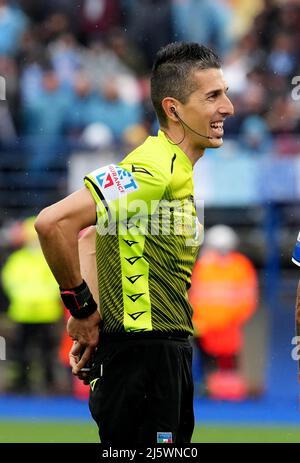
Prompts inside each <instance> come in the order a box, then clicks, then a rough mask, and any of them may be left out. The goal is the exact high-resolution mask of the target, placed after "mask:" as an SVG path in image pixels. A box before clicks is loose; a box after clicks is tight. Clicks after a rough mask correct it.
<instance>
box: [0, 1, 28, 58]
mask: <svg viewBox="0 0 300 463" xmlns="http://www.w3.org/2000/svg"><path fill="white" fill-rule="evenodd" d="M28 24H29V22H28V19H27V17H26V15H25V14H24V13H23V12H22V10H20V9H19V8H17V7H13V6H10V5H9V4H8V2H7V0H0V55H5V56H14V55H15V54H16V52H17V51H18V46H19V44H20V40H21V38H22V34H23V33H24V32H25V30H26V28H27V27H28Z"/></svg>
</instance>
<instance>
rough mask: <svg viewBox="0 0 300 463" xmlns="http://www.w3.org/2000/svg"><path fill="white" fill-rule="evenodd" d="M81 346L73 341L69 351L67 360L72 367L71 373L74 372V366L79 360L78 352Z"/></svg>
mask: <svg viewBox="0 0 300 463" xmlns="http://www.w3.org/2000/svg"><path fill="white" fill-rule="evenodd" d="M82 349H83V346H82V345H81V344H80V343H79V342H78V341H74V342H73V346H72V348H71V350H70V352H69V359H70V360H69V362H70V367H71V368H72V373H73V374H75V371H76V366H77V364H78V362H79V354H80V352H81V351H82Z"/></svg>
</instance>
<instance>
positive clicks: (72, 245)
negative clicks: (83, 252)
mask: <svg viewBox="0 0 300 463" xmlns="http://www.w3.org/2000/svg"><path fill="white" fill-rule="evenodd" d="M37 232H38V235H39V240H40V243H41V248H42V250H43V253H44V256H45V259H46V261H47V263H48V265H49V267H50V269H51V271H52V273H53V275H54V277H55V279H56V281H57V283H58V284H59V286H60V287H62V288H74V287H76V286H78V285H80V283H82V276H81V273H80V264H79V252H78V230H76V229H74V228H72V227H71V226H70V225H69V224H68V221H65V220H59V221H57V222H55V221H54V222H53V223H51V224H49V226H48V227H46V228H45V229H43V228H42V227H40V228H39V226H38V223H37Z"/></svg>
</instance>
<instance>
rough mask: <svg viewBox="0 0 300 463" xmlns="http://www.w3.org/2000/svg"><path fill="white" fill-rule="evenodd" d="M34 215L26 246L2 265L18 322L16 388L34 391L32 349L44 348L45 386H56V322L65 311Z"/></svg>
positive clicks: (26, 227) (27, 228)
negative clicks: (35, 228) (39, 240)
mask: <svg viewBox="0 0 300 463" xmlns="http://www.w3.org/2000/svg"><path fill="white" fill-rule="evenodd" d="M34 220H35V218H34V217H30V218H28V219H26V220H25V221H24V222H23V225H22V233H23V238H24V243H25V244H24V246H23V247H22V248H21V249H18V250H17V251H14V252H13V253H12V254H11V255H10V256H9V257H8V259H7V261H6V263H5V264H4V267H3V269H2V284H3V288H4V290H5V292H6V295H7V297H8V298H9V309H8V317H9V318H10V319H11V320H12V321H13V322H14V323H15V324H16V338H15V341H16V361H17V374H16V379H15V383H14V384H13V385H12V390H14V391H15V392H22V393H29V392H31V391H32V380H33V378H32V376H31V366H32V353H33V352H35V351H36V349H37V350H40V351H41V353H40V355H39V357H35V360H36V361H38V362H39V366H40V369H41V371H42V373H43V380H44V384H43V387H44V390H45V391H47V392H50V393H51V392H52V393H53V392H54V388H55V385H56V384H55V371H54V370H55V363H56V362H55V359H56V357H57V355H56V354H55V349H56V348H57V343H56V339H55V325H56V324H57V322H58V321H59V320H60V319H61V317H62V315H63V310H62V305H61V303H60V300H59V297H58V292H57V284H56V282H55V280H54V278H53V276H52V274H51V272H50V269H49V267H48V265H47V264H46V262H45V259H44V256H43V253H42V251H41V248H40V246H39V242H38V239H37V235H36V233H35V230H34V226H33V224H34ZM33 348H34V350H33Z"/></svg>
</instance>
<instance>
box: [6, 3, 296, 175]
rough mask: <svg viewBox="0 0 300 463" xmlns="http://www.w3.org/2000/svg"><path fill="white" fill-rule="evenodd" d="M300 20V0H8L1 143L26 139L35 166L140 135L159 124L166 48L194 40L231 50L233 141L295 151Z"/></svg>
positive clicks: (259, 149)
mask: <svg viewBox="0 0 300 463" xmlns="http://www.w3.org/2000/svg"><path fill="white" fill-rule="evenodd" d="M241 17H242V18H243V21H241ZM299 21H300V4H299V2H298V1H284V2H283V1H282V2H277V1H272V0H265V1H254V2H248V1H244V2H242V1H239V0H216V1H214V2H209V1H208V0H201V1H200V0H185V1H180V0H166V1H164V2H161V1H159V0H109V1H108V0H83V1H72V0H52V1H51V2H47V3H46V4H42V3H41V2H38V1H37V0H26V1H25V0H23V1H22V0H19V1H9V0H1V1H0V75H1V76H3V77H4V78H5V80H6V95H7V100H6V103H5V102H1V106H0V109H1V124H0V143H1V146H2V147H3V146H5V145H7V144H12V143H16V142H19V143H20V142H24V143H25V146H26V148H27V150H28V151H29V152H30V163H29V166H28V168H29V169H30V168H35V169H40V170H43V169H44V168H45V167H48V166H49V165H50V164H51V163H53V162H55V158H56V156H57V152H58V151H59V152H60V151H61V150H63V149H65V150H66V151H67V149H70V148H73V147H74V146H76V144H87V145H92V146H94V145H95V144H96V145H97V144H100V145H107V144H111V143H114V142H127V141H130V142H133V143H135V142H137V143H138V142H139V141H140V140H141V139H142V138H143V137H145V136H146V134H147V133H149V131H150V132H153V131H154V130H155V129H156V128H157V126H156V121H155V117H154V113H153V110H152V109H151V105H150V103H149V79H148V77H149V71H150V68H151V63H152V61H153V57H154V55H155V53H156V51H157V49H158V48H159V47H160V46H162V45H163V44H165V43H167V42H170V41H174V40H192V41H197V42H203V43H204V44H207V45H209V46H212V47H213V48H214V49H216V51H217V52H218V53H219V54H220V55H221V56H222V58H223V62H224V72H225V75H226V77H227V79H228V81H229V82H230V94H231V97H232V98H233V101H234V103H235V108H236V117H234V118H232V120H231V121H228V123H227V127H226V133H227V138H228V137H229V138H232V139H233V140H234V141H235V143H236V144H238V145H239V146H238V149H242V150H243V151H246V152H249V153H250V154H251V155H253V154H255V155H256V156H259V155H263V154H266V153H267V152H269V153H270V152H274V151H275V152H277V153H279V154H280V155H285V154H289V155H293V154H294V155H296V154H298V152H299V143H298V139H297V133H298V131H299V123H300V117H299V116H300V115H299V111H300V110H299V104H298V103H297V101H294V100H293V99H292V98H291V88H292V87H291V79H292V77H293V76H296V75H298V74H300V69H299V62H300V61H299V42H300V29H299ZM95 124H97V125H96V126H95ZM99 125H100V127H99ZM66 140H67V141H68V144H67V145H64V147H62V146H63V145H62V141H66ZM77 146H78V145H77ZM230 149H233V148H232V145H231V146H230Z"/></svg>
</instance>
